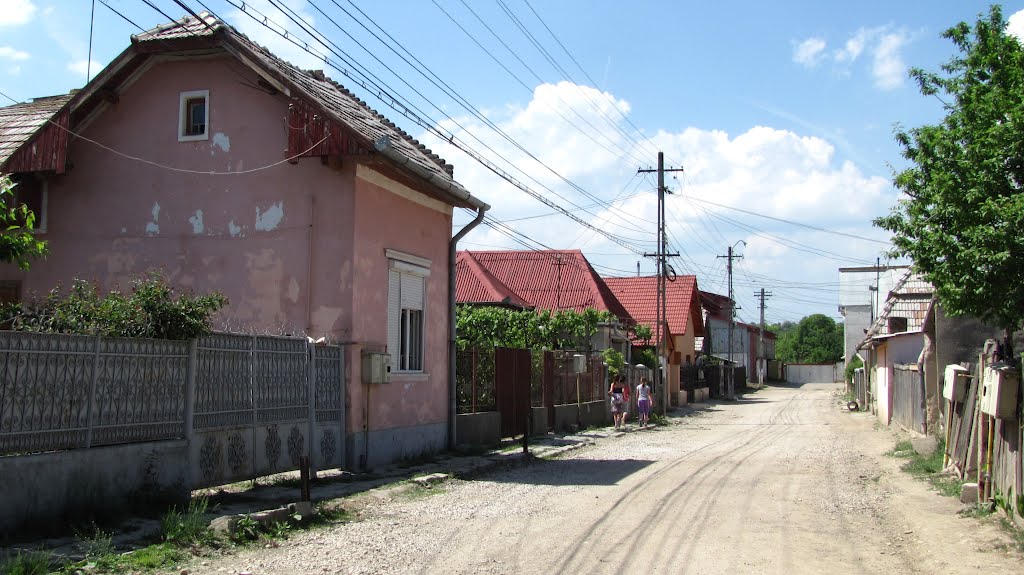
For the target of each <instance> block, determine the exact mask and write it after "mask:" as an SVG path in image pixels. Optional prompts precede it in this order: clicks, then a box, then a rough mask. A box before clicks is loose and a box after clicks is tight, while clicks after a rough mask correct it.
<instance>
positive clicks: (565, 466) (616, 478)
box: [486, 459, 654, 485]
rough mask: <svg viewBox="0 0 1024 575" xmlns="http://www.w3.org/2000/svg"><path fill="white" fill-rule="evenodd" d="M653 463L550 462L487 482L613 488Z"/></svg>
mask: <svg viewBox="0 0 1024 575" xmlns="http://www.w3.org/2000/svg"><path fill="white" fill-rule="evenodd" d="M652 463H654V462H653V461H647V460H642V459H549V460H542V461H537V462H536V464H535V465H531V466H529V467H524V468H522V469H523V472H522V473H511V474H510V473H494V474H490V475H487V476H486V479H487V481H494V482H496V483H529V484H533V485H615V484H616V483H618V482H620V481H622V480H623V479H625V478H626V477H628V476H630V475H632V474H633V473H636V472H637V471H640V470H641V469H643V468H645V467H647V466H648V465H651V464H652Z"/></svg>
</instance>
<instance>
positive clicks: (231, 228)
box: [228, 220, 242, 238]
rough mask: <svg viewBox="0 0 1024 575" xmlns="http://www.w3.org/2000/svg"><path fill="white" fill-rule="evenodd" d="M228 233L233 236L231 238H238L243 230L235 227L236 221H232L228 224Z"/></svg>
mask: <svg viewBox="0 0 1024 575" xmlns="http://www.w3.org/2000/svg"><path fill="white" fill-rule="evenodd" d="M228 233H230V234H231V237H233V238H236V237H238V236H239V235H241V233H242V228H240V227H238V226H236V225H235V220H231V221H230V222H228Z"/></svg>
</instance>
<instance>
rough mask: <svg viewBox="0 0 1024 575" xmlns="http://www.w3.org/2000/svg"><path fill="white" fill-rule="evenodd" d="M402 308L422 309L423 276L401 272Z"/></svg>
mask: <svg viewBox="0 0 1024 575" xmlns="http://www.w3.org/2000/svg"><path fill="white" fill-rule="evenodd" d="M402 308H403V309H418V310H422V309H423V278H421V277H419V276H414V275H410V274H402Z"/></svg>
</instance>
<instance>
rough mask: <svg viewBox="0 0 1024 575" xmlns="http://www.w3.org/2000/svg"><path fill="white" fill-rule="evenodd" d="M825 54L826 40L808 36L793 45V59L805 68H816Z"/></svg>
mask: <svg viewBox="0 0 1024 575" xmlns="http://www.w3.org/2000/svg"><path fill="white" fill-rule="evenodd" d="M824 55H825V40H823V39H821V38H808V39H806V40H804V41H803V42H800V43H798V44H796V45H795V46H793V61H794V62H796V63H797V64H800V65H801V66H804V67H805V68H814V67H815V66H817V65H818V63H820V62H821V59H822V57H824Z"/></svg>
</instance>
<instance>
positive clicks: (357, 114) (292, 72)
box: [132, 12, 486, 207]
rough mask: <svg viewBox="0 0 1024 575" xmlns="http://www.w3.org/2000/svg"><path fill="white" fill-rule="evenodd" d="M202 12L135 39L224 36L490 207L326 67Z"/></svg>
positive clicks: (384, 144) (382, 148)
mask: <svg viewBox="0 0 1024 575" xmlns="http://www.w3.org/2000/svg"><path fill="white" fill-rule="evenodd" d="M199 16H200V17H201V18H202V21H200V20H196V19H195V18H193V17H190V16H186V17H185V18H182V19H181V20H178V21H176V22H172V23H169V24H162V25H160V26H157V27H156V28H153V29H151V30H147V31H146V32H143V33H141V34H138V35H135V36H133V37H132V42H133V43H135V44H150V43H157V42H167V41H168V40H177V39H182V38H190V37H197V38H202V37H214V38H217V37H223V38H225V39H226V40H227V41H228V42H229V43H231V44H233V45H235V46H237V47H238V48H241V49H242V50H243V51H244V52H246V53H247V56H249V57H251V58H252V59H253V60H254V61H255V62H256V64H257V65H259V66H262V67H264V68H266V69H267V70H268V71H272V72H274V73H275V75H277V76H279V77H281V78H283V79H285V80H286V81H287V83H289V84H292V86H293V87H294V88H297V89H298V90H299V91H301V92H304V95H305V96H306V97H307V98H308V99H309V100H311V101H312V102H316V103H318V104H319V105H321V106H323V108H324V109H325V111H326V112H327V113H328V114H329V115H333V116H334V119H335V120H337V121H339V122H341V123H342V124H344V125H346V126H347V127H348V128H349V129H351V130H352V131H354V132H355V133H356V134H358V135H359V136H361V137H362V138H364V139H365V140H366V142H367V143H368V144H369V145H370V146H373V147H374V148H376V149H377V151H379V152H382V153H383V154H384V155H385V156H388V157H391V158H392V159H394V160H396V161H397V162H398V163H400V164H403V166H402V167H404V168H406V169H411V170H412V171H414V172H415V173H417V174H418V175H420V176H421V177H424V178H426V179H428V180H429V181H430V182H431V183H432V184H434V185H435V186H437V187H439V188H441V189H442V190H443V191H445V192H448V193H452V194H454V195H456V196H460V197H461V199H463V200H464V202H468V203H469V204H471V205H473V206H474V207H479V205H486V204H483V202H480V201H479V200H477V199H476V198H472V197H471V196H470V195H469V192H468V191H467V190H466V189H465V188H463V187H462V185H461V184H459V183H458V182H456V181H455V180H454V178H453V176H452V174H453V171H454V169H453V167H452V166H451V164H448V163H446V162H445V161H444V160H443V159H441V158H440V157H439V156H438V155H437V154H434V153H433V152H431V151H430V150H429V149H427V147H426V146H424V145H423V144H421V143H420V142H418V141H416V140H415V139H413V138H412V137H411V136H410V135H409V134H408V133H406V132H405V131H404V130H402V129H400V128H398V127H397V126H396V125H395V124H394V122H391V121H390V120H388V119H387V118H385V117H384V116H383V115H381V114H379V113H378V112H377V111H376V110H374V109H372V108H370V107H369V106H368V105H367V104H366V102H364V101H362V100H360V99H359V98H357V97H356V96H355V95H354V94H353V93H352V92H350V91H348V90H347V89H345V88H344V87H343V86H342V85H341V84H339V83H337V82H335V81H333V80H331V79H330V78H329V77H327V76H326V75H324V73H323V71H320V70H301V69H299V68H297V67H295V66H293V65H291V64H289V63H288V62H286V61H284V60H282V59H281V58H278V57H277V56H275V55H274V54H272V53H271V52H270V51H269V50H267V49H266V48H263V47H261V46H259V45H257V44H256V43H254V42H252V41H251V40H249V38H248V37H247V36H245V35H244V34H241V33H239V32H238V31H237V30H235V29H234V28H233V27H231V26H229V25H228V24H226V23H225V22H222V21H220V20H218V19H217V18H216V17H214V16H212V15H211V14H209V13H208V12H201V13H200V14H199ZM292 95H293V96H294V95H296V94H294V93H293V94H292ZM409 164H411V165H409Z"/></svg>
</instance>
